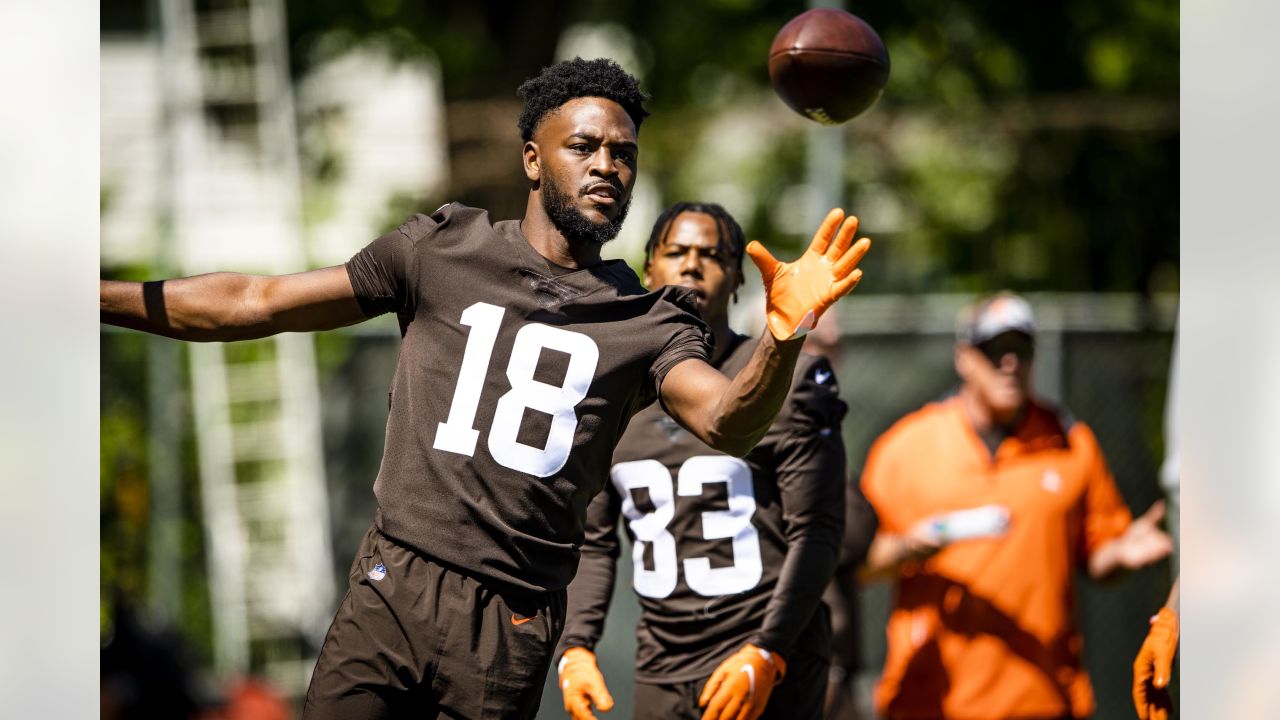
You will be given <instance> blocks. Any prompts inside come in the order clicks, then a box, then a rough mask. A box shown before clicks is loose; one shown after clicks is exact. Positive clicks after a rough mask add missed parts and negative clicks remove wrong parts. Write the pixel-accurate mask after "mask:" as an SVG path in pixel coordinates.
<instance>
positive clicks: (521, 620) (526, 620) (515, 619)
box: [511, 613, 538, 625]
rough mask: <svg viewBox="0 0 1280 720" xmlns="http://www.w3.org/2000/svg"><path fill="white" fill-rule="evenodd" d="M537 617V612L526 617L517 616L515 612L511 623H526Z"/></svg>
mask: <svg viewBox="0 0 1280 720" xmlns="http://www.w3.org/2000/svg"><path fill="white" fill-rule="evenodd" d="M536 617H538V616H537V614H536V613H535V614H533V615H530V616H529V617H526V618H522V617H516V616H515V615H514V614H513V615H512V616H511V624H512V625H523V624H525V623H527V622H529V621H530V620H532V619H534V618H536Z"/></svg>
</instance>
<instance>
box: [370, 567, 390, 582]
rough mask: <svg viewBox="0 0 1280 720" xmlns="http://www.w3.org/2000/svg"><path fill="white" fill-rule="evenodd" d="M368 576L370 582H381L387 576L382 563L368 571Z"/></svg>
mask: <svg viewBox="0 0 1280 720" xmlns="http://www.w3.org/2000/svg"><path fill="white" fill-rule="evenodd" d="M368 576H369V579H370V580H375V581H376V580H381V579H382V578H384V577H386V576H387V568H386V566H384V565H383V564H382V563H378V564H377V565H374V566H373V569H372V570H370V571H369V573H368Z"/></svg>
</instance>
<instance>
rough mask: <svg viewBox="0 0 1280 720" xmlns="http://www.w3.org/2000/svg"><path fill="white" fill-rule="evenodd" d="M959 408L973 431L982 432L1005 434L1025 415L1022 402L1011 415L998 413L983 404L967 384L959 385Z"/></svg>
mask: <svg viewBox="0 0 1280 720" xmlns="http://www.w3.org/2000/svg"><path fill="white" fill-rule="evenodd" d="M958 396H959V398H960V407H961V408H962V409H963V410H964V415H965V417H966V418H968V420H969V424H970V425H972V426H973V429H974V430H977V431H978V432H984V431H987V430H993V429H1000V430H1004V431H1005V432H1012V431H1013V430H1014V428H1015V427H1016V426H1017V424H1018V423H1019V422H1020V421H1021V420H1022V417H1023V415H1025V413H1024V410H1026V407H1027V404H1026V403H1025V402H1024V403H1023V404H1022V405H1021V406H1020V407H1019V408H1018V409H1017V410H1015V411H1013V412H1012V413H1003V414H1002V413H998V412H996V410H995V409H994V408H992V407H991V406H990V405H987V403H985V402H983V400H982V396H981V394H979V392H978V389H977V388H975V387H973V386H972V385H969V384H967V383H965V384H961V385H960V392H959V393H958Z"/></svg>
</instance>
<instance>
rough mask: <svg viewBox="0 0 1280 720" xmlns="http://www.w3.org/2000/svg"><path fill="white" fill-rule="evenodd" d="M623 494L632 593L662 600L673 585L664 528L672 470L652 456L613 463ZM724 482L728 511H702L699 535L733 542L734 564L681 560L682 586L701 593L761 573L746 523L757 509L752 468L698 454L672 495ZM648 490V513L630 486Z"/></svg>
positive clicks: (670, 509)
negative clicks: (630, 539) (649, 552)
mask: <svg viewBox="0 0 1280 720" xmlns="http://www.w3.org/2000/svg"><path fill="white" fill-rule="evenodd" d="M609 477H610V479H611V480H612V481H613V485H614V487H616V488H617V490H618V494H619V495H620V496H621V497H622V514H623V516H624V517H626V518H627V522H628V523H629V524H630V528H631V533H632V534H633V535H634V536H635V543H634V544H633V545H632V547H631V559H632V563H633V565H634V568H635V570H634V584H635V589H636V592H637V593H639V594H641V595H644V596H645V597H651V598H664V597H666V596H668V595H670V594H671V592H672V591H673V590H675V588H676V582H677V572H678V569H677V568H678V565H677V562H676V540H675V537H674V536H672V534H671V533H670V532H669V531H668V530H667V526H668V525H670V523H671V520H672V519H673V518H675V493H673V492H672V490H673V488H672V482H671V473H670V472H669V471H668V470H667V468H666V466H665V465H663V464H662V463H660V462H658V461H657V460H636V461H633V462H625V463H618V464H617V465H614V466H613V469H612V470H611V471H610V473H609ZM711 483H724V484H725V487H726V488H727V489H728V491H729V493H728V494H729V509H728V510H727V511H726V510H715V511H706V512H703V513H702V533H703V537H704V538H705V539H707V540H727V539H732V541H733V565H731V566H729V567H720V568H713V567H711V560H710V559H708V558H705V557H691V558H685V559H684V562H683V563H681V564H680V565H682V566H683V568H684V579H685V584H687V585H688V586H689V588H690V589H691V590H693V591H694V592H696V593H698V594H699V595H702V596H705V597H714V596H717V595H731V594H734V593H740V592H744V591H746V590H750V589H751V588H753V587H755V586H756V584H757V583H759V582H760V577H761V576H762V575H763V573H764V568H763V565H762V564H761V560H760V534H759V533H758V532H756V529H755V526H753V525H752V524H751V517H752V515H754V514H755V511H756V499H755V492H754V490H753V488H752V485H751V467H750V466H749V465H747V463H746V462H744V461H742V460H740V459H738V458H735V457H730V456H728V455H698V456H695V457H691V458H689V459H688V460H686V461H685V462H684V464H683V465H681V466H680V470H679V472H678V473H677V482H676V487H675V488H674V489H675V490H676V493H678V494H679V495H680V496H681V497H697V496H699V495H701V494H702V491H703V487H704V486H706V485H709V484H711ZM641 489H643V490H647V491H648V492H649V500H650V501H651V502H652V503H653V507H654V510H653V512H648V513H645V512H641V511H640V510H639V509H638V508H637V507H636V504H635V499H634V497H633V495H632V491H633V490H641ZM645 547H652V548H653V569H652V570H649V569H647V568H645V566H644V551H645Z"/></svg>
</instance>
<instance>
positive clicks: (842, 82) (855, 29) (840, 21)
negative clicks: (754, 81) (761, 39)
mask: <svg viewBox="0 0 1280 720" xmlns="http://www.w3.org/2000/svg"><path fill="white" fill-rule="evenodd" d="M769 79H770V80H771V81H772V82H773V89H774V92H776V93H778V97H780V98H782V101H783V102H785V103H786V104H787V105H788V106H790V108H791V109H792V110H795V111H796V112H798V113H800V114H801V115H804V116H805V117H807V118H809V119H811V120H815V121H817V122H820V123H822V124H823V125H838V124H839V123H842V122H845V121H846V120H850V119H852V118H854V117H857V116H858V115H860V114H862V113H863V112H865V111H866V110H867V108H869V107H871V106H872V105H874V104H875V102H876V100H877V99H879V97H880V93H881V91H883V90H884V85H885V83H886V82H887V81H888V80H889V51H887V50H885V48H884V43H883V42H881V41H880V36H879V35H877V34H876V31H875V30H873V29H872V28H871V26H870V25H868V24H867V23H866V22H864V21H863V20H862V19H861V18H859V17H857V16H856V15H852V14H850V13H847V12H845V11H844V10H837V9H835V8H817V9H814V10H809V11H808V12H804V13H801V14H799V15H797V16H795V17H794V18H792V19H791V21H790V22H788V23H787V24H786V25H783V26H782V29H781V30H779V31H778V34H777V35H776V36H775V37H774V38H773V46H772V47H770V48H769Z"/></svg>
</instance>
